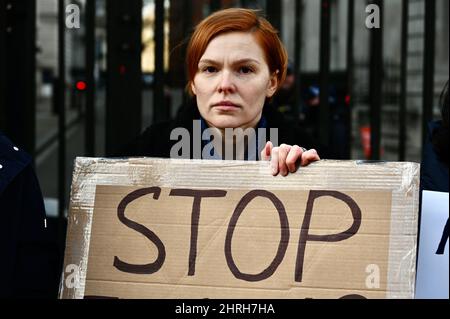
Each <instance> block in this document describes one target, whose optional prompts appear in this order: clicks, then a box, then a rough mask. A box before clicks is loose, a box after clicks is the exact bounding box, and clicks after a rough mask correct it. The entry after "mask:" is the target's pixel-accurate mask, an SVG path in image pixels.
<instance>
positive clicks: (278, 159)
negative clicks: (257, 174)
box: [261, 142, 320, 176]
mask: <svg viewBox="0 0 450 319" xmlns="http://www.w3.org/2000/svg"><path fill="white" fill-rule="evenodd" d="M261 159H262V160H263V161H269V160H270V167H271V168H272V175H273V176H277V175H278V173H280V174H281V175H282V176H287V175H288V173H295V172H296V171H297V169H298V167H299V166H307V165H308V164H309V163H312V162H315V161H319V160H320V157H319V154H317V151H316V150H315V149H310V150H306V149H304V148H302V147H300V146H298V145H294V146H291V145H286V144H281V145H280V146H279V147H273V144H272V142H267V144H266V146H265V147H264V149H263V150H262V152H261Z"/></svg>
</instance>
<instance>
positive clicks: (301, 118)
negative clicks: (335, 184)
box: [0, 0, 449, 247]
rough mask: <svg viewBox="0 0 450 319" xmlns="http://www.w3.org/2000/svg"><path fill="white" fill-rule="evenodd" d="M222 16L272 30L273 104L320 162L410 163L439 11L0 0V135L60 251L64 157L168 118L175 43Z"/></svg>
mask: <svg viewBox="0 0 450 319" xmlns="http://www.w3.org/2000/svg"><path fill="white" fill-rule="evenodd" d="M369 4H376V5H377V6H378V8H380V18H381V19H380V28H372V29H369V28H368V27H367V26H366V19H367V17H368V16H369V15H370V14H371V12H369V13H368V12H366V8H367V6H368V5H369ZM227 7H247V8H255V9H261V10H262V11H263V12H264V13H265V15H266V16H267V18H268V20H269V21H270V22H271V23H272V24H273V25H274V26H275V27H276V28H277V29H278V30H279V32H280V36H281V39H282V40H283V42H284V44H285V46H286V48H287V50H288V53H289V57H290V63H289V70H288V77H287V80H286V83H285V85H284V86H283V89H282V90H281V91H280V93H279V94H278V95H277V96H276V97H275V99H274V101H273V103H274V104H275V106H276V107H277V108H278V109H279V110H280V111H281V112H283V113H284V114H285V115H286V116H287V117H288V118H290V119H291V120H292V121H297V122H299V123H300V124H301V125H303V126H304V127H305V128H307V129H308V130H309V131H310V132H311V133H312V134H314V135H315V136H316V137H317V138H319V139H320V140H321V141H322V142H323V143H324V144H326V145H328V146H329V148H330V150H331V153H332V154H333V158H335V159H367V160H388V161H414V162H420V161H421V151H422V145H423V142H424V139H425V136H426V131H427V130H426V127H427V123H428V122H429V121H430V120H433V119H437V118H439V117H440V112H439V94H440V92H441V90H442V89H443V87H444V84H445V82H446V81H447V79H448V77H449V73H448V70H449V52H448V48H449V37H448V34H449V16H448V15H449V1H448V0H426V1H425V0H409V1H408V0H389V1H383V0H372V1H366V0H280V1H278V0H276V1H275V0H259V1H256V0H241V1H239V0H221V1H220V0H171V1H170V0H127V1H112V0H109V1H108V0H71V1H65V0H27V1H12V0H0V130H1V131H2V132H3V133H4V134H5V135H7V136H8V137H9V138H10V139H11V140H13V141H14V142H15V143H17V145H20V146H21V147H23V148H24V149H25V150H26V151H27V152H29V153H30V154H32V155H33V157H34V160H35V168H36V171H37V174H38V177H39V180H40V183H41V187H42V190H43V193H44V197H45V204H46V209H47V214H48V216H49V217H50V219H49V223H50V225H54V227H53V228H52V229H55V234H56V233H57V230H59V234H60V235H59V236H60V237H59V239H58V240H59V242H60V245H61V247H64V241H63V240H64V235H61V234H65V231H64V227H65V226H64V225H65V224H64V223H65V214H66V213H67V207H68V203H69V194H70V184H71V178H72V169H73V163H74V159H75V158H76V157H77V156H96V157H103V156H108V155H110V154H112V153H113V152H114V151H115V149H116V148H117V147H118V146H119V145H122V144H124V143H126V142H127V141H129V140H131V139H132V138H133V137H135V136H136V135H138V134H139V133H140V132H141V131H142V130H143V129H144V128H145V127H147V126H148V125H151V124H152V123H154V122H157V121H162V120H166V119H170V118H173V117H174V116H175V114H176V112H177V110H178V108H179V107H180V106H181V105H182V104H183V103H185V102H186V101H187V99H188V97H187V96H186V94H185V91H184V87H185V85H186V72H185V59H184V55H185V50H186V42H187V40H188V38H189V35H190V34H191V32H192V30H193V27H194V26H195V25H196V24H197V23H198V22H199V21H200V20H201V19H203V18H204V17H205V16H207V15H209V14H210V13H211V12H214V11H216V10H218V9H220V8H227ZM375 14H376V12H375ZM51 227H52V226H51ZM58 227H59V228H58ZM55 236H56V235H55Z"/></svg>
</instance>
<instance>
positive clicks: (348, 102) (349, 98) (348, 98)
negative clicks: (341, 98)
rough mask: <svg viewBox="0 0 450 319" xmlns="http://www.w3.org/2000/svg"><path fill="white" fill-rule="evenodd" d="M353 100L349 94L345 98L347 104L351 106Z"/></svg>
mask: <svg viewBox="0 0 450 319" xmlns="http://www.w3.org/2000/svg"><path fill="white" fill-rule="evenodd" d="M351 99H352V98H351V96H350V95H348V94H347V95H346V96H345V104H347V105H350V101H351Z"/></svg>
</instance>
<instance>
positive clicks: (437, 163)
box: [420, 121, 449, 193]
mask: <svg viewBox="0 0 450 319" xmlns="http://www.w3.org/2000/svg"><path fill="white" fill-rule="evenodd" d="M441 126H442V122H441V121H435V122H431V123H430V124H429V127H428V138H427V140H426V143H425V146H424V148H423V155H422V164H421V169H420V170H421V171H420V189H421V190H429V191H435V192H445V193H448V179H449V175H448V163H445V162H444V161H443V160H441V159H440V158H439V156H438V154H437V153H436V151H435V148H434V147H433V143H432V141H431V137H432V136H433V132H434V131H435V130H438V129H440V127H441ZM447 147H448V145H447Z"/></svg>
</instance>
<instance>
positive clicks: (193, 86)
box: [191, 81, 197, 95]
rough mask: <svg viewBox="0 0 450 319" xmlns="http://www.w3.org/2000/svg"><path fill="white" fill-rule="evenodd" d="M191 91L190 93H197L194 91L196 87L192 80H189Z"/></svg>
mask: <svg viewBox="0 0 450 319" xmlns="http://www.w3.org/2000/svg"><path fill="white" fill-rule="evenodd" d="M191 91H192V94H194V95H197V92H196V89H195V84H194V81H192V82H191Z"/></svg>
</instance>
